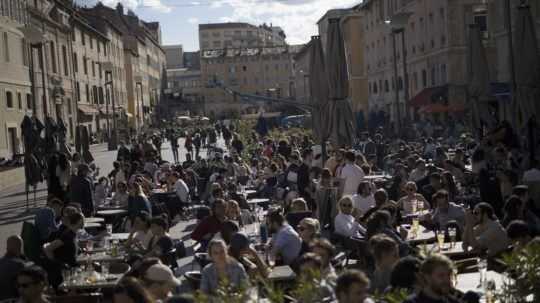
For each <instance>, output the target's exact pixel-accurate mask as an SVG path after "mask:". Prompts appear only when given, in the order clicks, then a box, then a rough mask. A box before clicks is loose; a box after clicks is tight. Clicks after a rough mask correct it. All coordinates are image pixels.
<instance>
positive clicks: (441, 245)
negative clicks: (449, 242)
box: [437, 231, 444, 251]
mask: <svg viewBox="0 0 540 303" xmlns="http://www.w3.org/2000/svg"><path fill="white" fill-rule="evenodd" d="M437 243H438V245H439V251H441V250H443V248H444V232H442V231H439V232H438V233H437Z"/></svg>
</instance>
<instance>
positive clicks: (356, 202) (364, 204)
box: [352, 194, 375, 214]
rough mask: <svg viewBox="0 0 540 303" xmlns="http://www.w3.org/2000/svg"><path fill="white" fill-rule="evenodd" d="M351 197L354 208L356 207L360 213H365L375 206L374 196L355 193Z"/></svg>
mask: <svg viewBox="0 0 540 303" xmlns="http://www.w3.org/2000/svg"><path fill="white" fill-rule="evenodd" d="M352 198H353V206H354V208H356V209H358V210H359V211H360V213H362V214H365V213H366V211H368V210H369V209H370V208H372V207H374V206H375V198H374V197H373V195H369V196H367V197H363V196H362V195H358V194H356V195H354V196H353V197H352Z"/></svg>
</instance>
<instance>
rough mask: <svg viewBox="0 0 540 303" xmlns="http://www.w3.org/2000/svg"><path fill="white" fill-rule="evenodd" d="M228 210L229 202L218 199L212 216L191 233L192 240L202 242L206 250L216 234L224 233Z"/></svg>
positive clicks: (213, 205) (213, 206)
mask: <svg viewBox="0 0 540 303" xmlns="http://www.w3.org/2000/svg"><path fill="white" fill-rule="evenodd" d="M226 210H227V202H225V200H223V199H216V200H215V201H214V204H212V214H211V215H210V216H208V217H206V218H204V219H203V220H202V221H201V222H199V224H198V225H197V227H195V230H193V232H192V233H191V239H193V240H195V241H197V242H200V243H201V244H202V246H203V247H202V248H203V249H206V245H207V244H208V242H209V241H210V240H211V239H212V238H213V237H214V234H216V233H218V232H221V231H222V228H223V222H225V220H226V219H227V218H226V216H225V212H226Z"/></svg>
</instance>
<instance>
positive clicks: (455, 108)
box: [418, 103, 465, 114]
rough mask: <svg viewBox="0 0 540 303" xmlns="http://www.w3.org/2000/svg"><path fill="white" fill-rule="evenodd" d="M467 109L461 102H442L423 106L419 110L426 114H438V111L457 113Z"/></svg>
mask: <svg viewBox="0 0 540 303" xmlns="http://www.w3.org/2000/svg"><path fill="white" fill-rule="evenodd" d="M463 111H465V106H463V105H461V104H454V105H444V104H440V103H432V104H428V105H425V106H423V107H422V108H420V110H419V111H418V112H420V113H424V114H436V113H457V112H463Z"/></svg>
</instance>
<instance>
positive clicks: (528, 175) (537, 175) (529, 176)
mask: <svg viewBox="0 0 540 303" xmlns="http://www.w3.org/2000/svg"><path fill="white" fill-rule="evenodd" d="M538 181H540V170H539V169H537V168H531V169H529V170H528V171H526V172H525V173H523V182H538Z"/></svg>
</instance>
